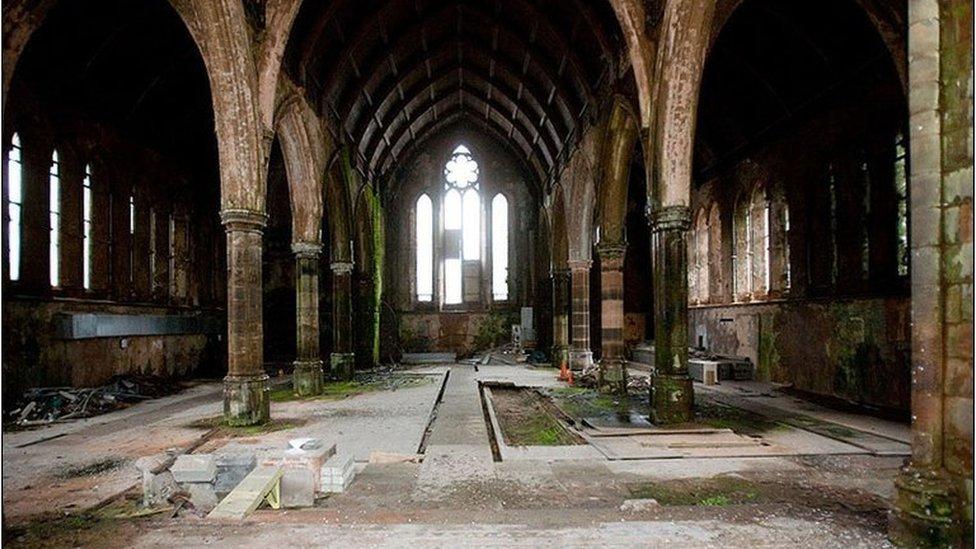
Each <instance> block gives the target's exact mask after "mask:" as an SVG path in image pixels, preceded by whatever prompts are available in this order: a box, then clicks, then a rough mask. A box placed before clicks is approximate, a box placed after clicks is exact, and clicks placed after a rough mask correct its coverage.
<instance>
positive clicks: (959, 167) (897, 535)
mask: <svg viewBox="0 0 976 549" xmlns="http://www.w3.org/2000/svg"><path fill="white" fill-rule="evenodd" d="M972 27H973V6H972V3H969V2H963V3H954V2H937V1H936V0H917V1H913V2H909V4H908V42H909V46H908V49H909V51H910V52H911V61H910V63H909V67H908V80H909V82H908V84H909V85H908V88H909V97H908V100H909V106H910V108H909V112H910V116H909V124H908V126H909V128H910V132H911V134H910V139H909V145H910V147H911V154H910V159H911V177H910V179H909V181H908V183H909V185H910V192H909V201H910V208H911V243H910V246H911V269H910V275H911V289H912V311H911V314H912V330H911V331H912V334H911V337H912V349H911V351H912V355H911V361H912V386H911V388H912V395H911V397H912V402H911V404H912V455H911V459H910V460H909V462H908V464H907V465H906V466H905V467H904V468H903V469H902V471H901V474H899V476H898V477H897V478H896V480H895V502H894V507H893V509H892V513H891V516H890V522H889V528H888V533H889V535H890V537H891V539H892V541H894V542H895V543H896V544H897V545H900V546H905V547H972V545H973V468H972V464H973V461H972V456H973V306H972V295H973V261H972V257H973V240H972V226H973V225H972V224H973V213H972V211H973V210H972V204H973V186H972V173H973V153H972V146H971V145H970V143H972V141H973V129H972V128H973V109H972V103H973V86H972V85H971V83H972V81H973V68H972V67H973V49H972V38H971V35H972V34H971V30H970V29H972Z"/></svg>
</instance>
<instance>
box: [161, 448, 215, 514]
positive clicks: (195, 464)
mask: <svg viewBox="0 0 976 549" xmlns="http://www.w3.org/2000/svg"><path fill="white" fill-rule="evenodd" d="M169 470H170V472H171V473H173V479H174V480H176V482H177V483H178V484H179V485H180V488H182V489H183V490H184V491H186V492H187V493H189V494H190V503H191V504H192V505H193V508H194V509H196V510H198V511H201V512H204V513H209V512H210V511H211V510H212V509H213V508H214V507H216V506H217V501H218V500H217V492H216V490H215V486H214V484H215V481H216V480H217V461H216V460H215V459H214V457H213V456H212V455H210V454H184V455H182V456H180V457H178V458H176V462H175V463H173V466H172V467H170V468H169Z"/></svg>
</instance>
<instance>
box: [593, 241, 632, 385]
mask: <svg viewBox="0 0 976 549" xmlns="http://www.w3.org/2000/svg"><path fill="white" fill-rule="evenodd" d="M596 251H597V254H599V256H600V312H601V314H600V332H601V336H602V337H601V338H600V349H601V351H602V352H601V356H600V372H599V377H600V379H599V386H600V390H601V391H610V392H614V393H617V394H619V395H626V394H627V361H626V360H625V359H624V254H625V253H626V251H627V247H626V245H624V244H619V243H601V244H599V245H598V246H597V249H596Z"/></svg>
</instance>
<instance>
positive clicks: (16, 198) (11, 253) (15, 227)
mask: <svg viewBox="0 0 976 549" xmlns="http://www.w3.org/2000/svg"><path fill="white" fill-rule="evenodd" d="M21 158H22V153H21V149H20V136H18V135H17V134H14V135H13V137H12V138H11V139H10V150H9V151H8V152H7V276H8V277H9V278H10V280H20V226H21V208H22V206H23V201H24V183H23V182H24V164H23V162H22V160H21Z"/></svg>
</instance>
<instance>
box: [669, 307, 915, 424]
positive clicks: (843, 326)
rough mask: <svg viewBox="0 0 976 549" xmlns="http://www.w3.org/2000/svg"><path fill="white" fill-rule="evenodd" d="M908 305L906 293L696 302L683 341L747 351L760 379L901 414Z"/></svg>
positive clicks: (905, 402)
mask: <svg viewBox="0 0 976 549" xmlns="http://www.w3.org/2000/svg"><path fill="white" fill-rule="evenodd" d="M909 312H910V302H909V300H908V299H907V298H859V299H843V300H841V299H837V300H788V301H775V302H766V303H752V304H738V305H725V306H697V307H691V308H690V309H689V311H688V321H689V330H688V333H689V338H690V341H689V345H692V346H695V347H698V346H703V347H705V348H706V349H707V350H709V351H711V352H714V353H719V354H727V355H735V356H744V357H748V358H749V359H750V360H751V361H752V363H753V364H754V365H755V366H756V374H757V378H758V379H761V380H765V381H774V382H777V383H788V384H791V385H793V387H795V388H796V389H800V390H803V391H807V392H811V393H816V394H819V395H824V396H830V397H838V398H841V399H844V400H848V401H852V402H857V403H860V404H866V405H869V406H874V407H878V408H884V409H886V410H890V411H897V412H899V413H903V415H905V416H906V417H907V412H908V408H909V390H910V374H911V369H910V357H911V337H910V333H909V328H908V318H909Z"/></svg>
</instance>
